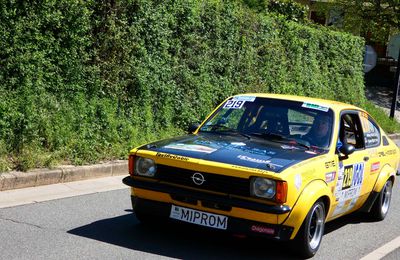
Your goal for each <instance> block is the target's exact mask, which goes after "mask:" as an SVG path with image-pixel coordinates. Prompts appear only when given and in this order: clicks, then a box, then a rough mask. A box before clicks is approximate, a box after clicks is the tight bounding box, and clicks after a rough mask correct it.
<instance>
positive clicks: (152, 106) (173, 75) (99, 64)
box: [0, 0, 364, 172]
mask: <svg viewBox="0 0 400 260" xmlns="http://www.w3.org/2000/svg"><path fill="white" fill-rule="evenodd" d="M0 35H1V36H0V172H1V171H5V170H8V169H12V168H17V169H22V170H24V169H27V168H31V167H42V166H51V165H53V164H56V163H70V162H72V163H74V164H81V163H88V162H96V161H99V160H103V159H112V158H125V157H126V154H127V152H128V150H129V149H130V148H131V147H133V146H135V145H138V144H141V143H144V142H147V141H149V140H154V139H156V138H160V137H165V136H169V135H173V134H177V133H182V129H185V127H186V126H187V125H188V124H189V123H191V122H195V121H199V120H201V119H202V118H204V117H205V116H206V115H207V113H208V112H210V110H211V109H212V108H213V107H214V106H215V105H216V104H217V103H219V102H221V101H222V100H223V99H224V98H225V97H227V96H229V95H232V94H235V93H240V92H255V91H257V92H275V93H290V94H299V95H306V96H315V97H322V98H330V99H336V100H341V101H345V102H350V103H353V104H356V105H362V104H363V103H364V91H363V73H362V56H363V44H364V43H363V41H362V40H361V39H360V38H356V37H353V36H350V35H348V34H342V33H337V32H331V31H329V30H327V29H324V28H322V27H318V28H310V27H307V26H305V25H299V24H296V23H294V22H289V21H286V20H284V19H282V18H277V17H275V16H273V15H272V14H271V15H265V14H257V13H255V12H253V11H251V10H249V9H246V8H245V7H243V6H242V5H241V4H240V3H239V2H234V1H223V0H203V1H197V0H175V1H161V0H158V1H157V0H114V1H111V0H109V1H106V0H103V1H97V0H91V1H80V0H52V1H51V0H48V1H15V0H14V1H11V0H9V1H2V2H1V3H0Z"/></svg>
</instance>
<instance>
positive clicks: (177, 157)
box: [156, 153, 189, 161]
mask: <svg viewBox="0 0 400 260" xmlns="http://www.w3.org/2000/svg"><path fill="white" fill-rule="evenodd" d="M156 156H157V157H161V158H168V159H174V160H180V161H189V157H185V156H179V155H175V154H168V153H157V154H156Z"/></svg>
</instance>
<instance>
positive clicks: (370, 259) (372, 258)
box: [360, 236, 400, 260]
mask: <svg viewBox="0 0 400 260" xmlns="http://www.w3.org/2000/svg"><path fill="white" fill-rule="evenodd" d="M399 247H400V236H399V237H397V238H395V239H393V240H392V241H390V242H389V243H386V244H384V245H383V246H381V247H380V248H378V249H376V250H375V251H372V252H371V253H369V254H368V255H366V256H364V257H363V258H361V259H360V260H376V259H381V258H383V257H384V256H385V255H387V254H389V253H390V252H392V251H394V250H396V249H397V248H399Z"/></svg>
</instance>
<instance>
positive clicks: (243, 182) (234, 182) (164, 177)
mask: <svg viewBox="0 0 400 260" xmlns="http://www.w3.org/2000/svg"><path fill="white" fill-rule="evenodd" d="M195 173H196V171H192V170H186V169H181V168H176V167H171V166H166V165H157V175H156V176H157V178H158V179H159V180H161V181H165V182H169V183H174V184H180V185H185V186H189V187H194V188H197V189H203V190H208V191H215V192H221V193H227V194H232V195H239V196H246V197H248V196H250V184H249V180H248V179H244V178H238V177H231V176H225V175H219V174H211V173H204V172H200V173H201V174H202V175H203V176H204V179H205V181H204V182H203V184H201V185H196V184H195V183H194V182H193V180H192V176H193V174H195Z"/></svg>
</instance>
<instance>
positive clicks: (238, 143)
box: [231, 142, 246, 146]
mask: <svg viewBox="0 0 400 260" xmlns="http://www.w3.org/2000/svg"><path fill="white" fill-rule="evenodd" d="M231 145H233V146H246V144H245V143H242V142H232V143H231Z"/></svg>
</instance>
